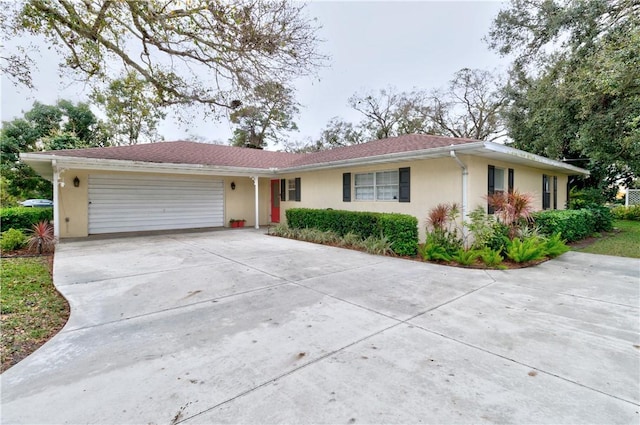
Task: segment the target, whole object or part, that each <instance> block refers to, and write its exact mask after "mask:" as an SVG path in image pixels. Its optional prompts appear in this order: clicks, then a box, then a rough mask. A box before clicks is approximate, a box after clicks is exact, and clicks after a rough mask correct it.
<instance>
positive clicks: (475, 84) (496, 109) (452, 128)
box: [428, 68, 506, 141]
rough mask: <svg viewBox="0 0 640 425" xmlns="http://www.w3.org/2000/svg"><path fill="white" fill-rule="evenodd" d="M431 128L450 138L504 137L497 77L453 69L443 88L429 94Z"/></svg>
mask: <svg viewBox="0 0 640 425" xmlns="http://www.w3.org/2000/svg"><path fill="white" fill-rule="evenodd" d="M430 97H431V105H430V108H429V109H428V110H429V113H428V117H429V118H430V120H431V122H432V123H433V124H432V125H433V128H432V131H433V133H434V134H440V135H444V136H451V137H464V138H470V139H477V140H489V141H491V140H495V139H498V138H500V137H502V136H504V127H503V120H502V117H501V113H502V108H503V106H504V105H505V103H506V96H505V94H504V92H503V90H502V83H501V80H500V77H499V76H496V75H494V74H492V73H491V72H489V71H485V70H480V69H469V68H463V69H461V70H460V71H458V72H456V73H455V75H454V77H453V79H452V80H451V81H450V82H449V87H448V88H447V89H446V90H442V89H440V90H436V91H433V92H432V93H431V96H430Z"/></svg>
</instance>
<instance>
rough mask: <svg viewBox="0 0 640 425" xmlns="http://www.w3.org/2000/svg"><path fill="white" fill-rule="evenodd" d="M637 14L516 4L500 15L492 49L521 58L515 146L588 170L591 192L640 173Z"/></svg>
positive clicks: (615, 5) (580, 5)
mask: <svg viewBox="0 0 640 425" xmlns="http://www.w3.org/2000/svg"><path fill="white" fill-rule="evenodd" d="M639 12H640V4H638V3H637V2H635V1H631V0H618V1H604V0H589V1H581V2H565V1H562V2H561V1H551V0H550V1H546V2H543V3H538V2H530V1H524V0H513V1H512V2H511V4H510V7H509V8H508V9H506V10H503V11H501V12H500V14H499V15H498V17H497V18H496V20H495V21H494V24H493V27H492V30H491V33H490V37H491V39H490V43H491V45H492V46H493V47H494V48H496V49H498V50H499V51H500V52H501V53H504V54H514V55H516V60H515V63H514V66H513V69H512V77H513V78H512V84H511V85H510V86H509V87H508V89H507V94H508V98H509V106H508V108H507V111H506V114H505V116H506V120H507V127H508V132H509V135H510V137H511V138H512V139H513V145H514V146H515V147H518V148H521V149H525V150H529V151H531V152H534V153H538V154H542V155H545V156H549V157H551V158H554V159H560V160H564V159H567V160H568V161H571V163H573V164H574V165H578V166H582V167H585V168H588V169H589V170H590V171H591V176H590V178H588V179H585V180H584V181H583V182H582V183H581V184H583V185H586V186H592V187H601V188H602V189H605V188H606V187H611V186H612V185H614V184H616V183H618V182H620V181H622V182H623V183H624V182H628V181H630V180H631V179H632V178H633V177H634V176H638V175H639V174H640V83H639V81H640V59H639V58H640V13H639ZM611 193H615V190H611Z"/></svg>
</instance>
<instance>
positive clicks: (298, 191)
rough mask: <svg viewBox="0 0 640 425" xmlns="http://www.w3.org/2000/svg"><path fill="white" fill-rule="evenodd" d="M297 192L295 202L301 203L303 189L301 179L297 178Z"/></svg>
mask: <svg viewBox="0 0 640 425" xmlns="http://www.w3.org/2000/svg"><path fill="white" fill-rule="evenodd" d="M295 182H296V192H295V200H296V202H300V198H301V196H300V195H301V189H302V188H301V187H300V177H296V180H295Z"/></svg>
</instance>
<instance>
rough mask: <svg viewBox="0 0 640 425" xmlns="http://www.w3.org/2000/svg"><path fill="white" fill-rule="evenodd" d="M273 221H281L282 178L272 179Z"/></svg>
mask: <svg viewBox="0 0 640 425" xmlns="http://www.w3.org/2000/svg"><path fill="white" fill-rule="evenodd" d="M271 222H272V223H280V180H271Z"/></svg>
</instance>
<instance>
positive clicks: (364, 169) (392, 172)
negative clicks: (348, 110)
mask: <svg viewBox="0 0 640 425" xmlns="http://www.w3.org/2000/svg"><path fill="white" fill-rule="evenodd" d="M21 158H22V160H23V161H24V162H26V163H27V164H29V165H30V166H31V167H33V168H34V169H35V171H36V172H37V173H38V174H40V175H41V176H43V177H45V178H46V179H49V180H51V181H52V182H53V187H54V191H53V192H54V200H53V201H54V205H55V207H54V229H55V234H56V235H57V236H59V237H60V238H67V237H83V236H87V235H91V234H100V233H117V232H131V231H145V230H164V229H186V228H206V227H219V226H228V225H229V220H230V219H245V220H246V221H247V225H248V226H256V227H257V226H259V225H267V224H271V223H279V222H282V221H284V220H286V217H285V211H286V210H287V209H288V208H295V207H306V208H333V209H343V210H355V211H380V212H397V213H405V214H411V215H414V216H415V217H417V218H418V220H419V223H420V227H421V230H420V232H421V237H424V227H425V218H426V216H427V213H428V212H429V210H430V209H431V208H433V207H434V206H436V205H437V204H439V203H444V202H455V203H458V204H459V205H460V206H461V208H462V213H463V214H464V215H466V214H467V213H469V212H470V211H471V210H473V209H474V208H476V207H477V206H478V205H483V206H484V207H485V208H486V204H487V201H486V195H487V194H489V193H492V192H495V191H508V190H511V189H513V188H515V189H517V190H519V191H521V192H530V193H533V194H534V195H535V197H536V200H535V207H536V209H563V208H564V207H565V203H566V201H567V196H568V193H567V182H568V177H569V176H571V175H586V174H588V172H587V171H586V170H583V169H581V168H577V167H574V166H571V165H568V164H565V163H562V162H558V161H554V160H551V159H548V158H544V157H541V156H538V155H534V154H531V153H528V152H524V151H521V150H518V149H513V148H510V147H508V146H505V145H502V144H498V143H493V142H483V141H479V140H472V139H461V138H450V137H442V136H431V135H405V136H399V137H392V138H388V139H382V140H375V141H371V142H368V143H363V144H360V145H353V146H346V147H339V148H334V149H331V150H326V151H321V152H315V153H298V154H296V153H286V152H271V151H265V150H257V149H246V148H237V147H231V146H221V145H212V144H203V143H195V142H186V141H177V142H161V143H150V144H141V145H134V146H116V147H108V148H90V149H71V150H60V151H48V152H35V153H25V154H22V155H21Z"/></svg>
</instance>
